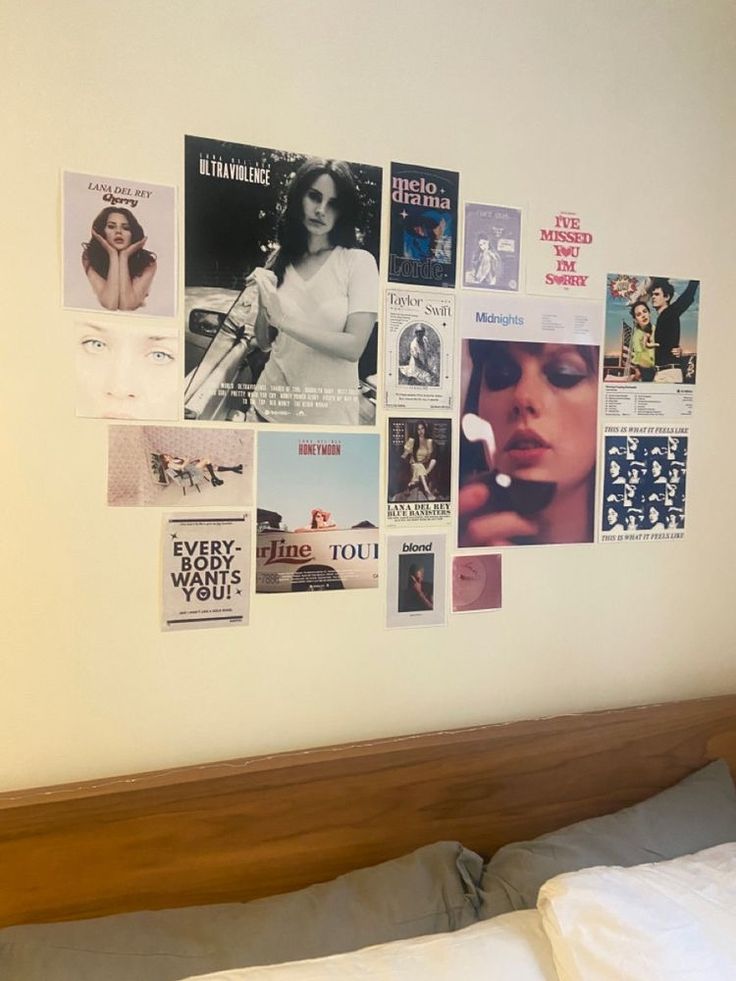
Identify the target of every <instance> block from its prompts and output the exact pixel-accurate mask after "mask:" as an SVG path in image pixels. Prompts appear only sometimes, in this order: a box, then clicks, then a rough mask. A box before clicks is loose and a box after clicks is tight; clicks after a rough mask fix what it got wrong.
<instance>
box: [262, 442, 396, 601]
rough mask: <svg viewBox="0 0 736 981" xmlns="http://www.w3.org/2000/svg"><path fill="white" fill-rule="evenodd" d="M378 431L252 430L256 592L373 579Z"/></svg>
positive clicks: (359, 585) (355, 584) (365, 583)
mask: <svg viewBox="0 0 736 981" xmlns="http://www.w3.org/2000/svg"><path fill="white" fill-rule="evenodd" d="M378 453H379V439H378V436H377V435H376V434H373V433H318V434H317V433H309V432H274V431H273V430H265V431H263V432H260V433H259V434H258V498H257V501H258V512H257V520H258V539H257V547H256V592H257V593H284V592H287V593H288V592H291V593H297V592H314V591H322V590H333V589H334V590H341V589H374V588H376V586H377V585H378V470H379V458H378Z"/></svg>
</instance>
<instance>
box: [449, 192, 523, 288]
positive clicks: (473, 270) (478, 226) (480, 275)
mask: <svg viewBox="0 0 736 981" xmlns="http://www.w3.org/2000/svg"><path fill="white" fill-rule="evenodd" d="M463 235H464V240H465V247H464V249H463V286H464V287H465V288H466V289H473V290H510V291H511V292H514V293H517V292H518V290H519V279H520V273H521V210H520V209H519V208H509V207H504V206H502V205H495V204H466V205H465V229H464V232H463Z"/></svg>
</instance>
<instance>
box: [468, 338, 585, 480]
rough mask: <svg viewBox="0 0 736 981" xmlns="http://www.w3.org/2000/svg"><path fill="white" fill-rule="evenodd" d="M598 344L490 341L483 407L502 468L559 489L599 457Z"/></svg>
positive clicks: (484, 369)
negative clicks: (556, 486) (597, 421)
mask: <svg viewBox="0 0 736 981" xmlns="http://www.w3.org/2000/svg"><path fill="white" fill-rule="evenodd" d="M597 406H598V375H597V350H596V349H595V348H592V347H591V348H587V349H586V348H583V347H580V346H578V345H573V344H532V343H524V342H516V343H489V346H488V355H487V356H486V357H485V359H484V360H483V363H482V365H481V368H480V389H479V399H478V415H480V416H481V418H483V419H485V420H487V421H488V422H489V423H490V424H491V428H492V429H493V434H494V438H495V443H496V461H495V466H496V468H497V469H498V470H501V471H503V472H505V473H508V474H510V475H512V476H518V477H523V478H525V479H527V480H536V481H554V482H555V483H556V484H557V485H558V487H559V488H560V489H561V490H564V489H566V488H567V489H569V488H573V487H576V486H578V485H580V484H582V483H583V482H584V481H586V480H587V479H588V478H589V477H590V476H591V474H592V472H593V470H594V467H595V461H596V448H597V442H596V439H597V434H596V414H597Z"/></svg>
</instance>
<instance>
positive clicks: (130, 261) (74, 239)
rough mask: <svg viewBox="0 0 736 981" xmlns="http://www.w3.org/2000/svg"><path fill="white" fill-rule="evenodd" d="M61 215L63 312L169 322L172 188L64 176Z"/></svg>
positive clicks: (173, 220)
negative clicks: (135, 316)
mask: <svg viewBox="0 0 736 981" xmlns="http://www.w3.org/2000/svg"><path fill="white" fill-rule="evenodd" d="M63 210H64V220H63V239H64V240H63V294H64V306H65V307H74V308H76V309H82V310H94V311H105V310H107V311H111V312H116V313H126V314H143V315H145V316H148V317H173V316H174V314H175V313H176V266H177V260H176V191H175V190H174V188H173V187H167V186H166V185H163V184H147V183H143V182H142V181H137V180H131V179H130V178H127V177H122V178H121V177H102V176H99V175H95V174H77V173H72V172H70V171H66V172H65V173H64V175H63Z"/></svg>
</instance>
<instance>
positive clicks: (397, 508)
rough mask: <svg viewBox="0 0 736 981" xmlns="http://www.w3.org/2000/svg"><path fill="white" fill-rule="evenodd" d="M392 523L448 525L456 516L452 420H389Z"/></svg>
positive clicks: (389, 500)
mask: <svg viewBox="0 0 736 981" xmlns="http://www.w3.org/2000/svg"><path fill="white" fill-rule="evenodd" d="M386 446H387V451H388V500H387V505H386V506H387V518H388V523H389V524H390V525H395V526H402V527H405V526H406V525H408V524H414V525H418V524H438V523H441V524H444V523H447V522H449V521H450V518H451V515H452V504H451V480H450V470H451V462H452V420H451V419H428V418H424V417H422V418H417V417H413V418H397V417H390V418H389V419H388V440H387V444H386Z"/></svg>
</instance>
